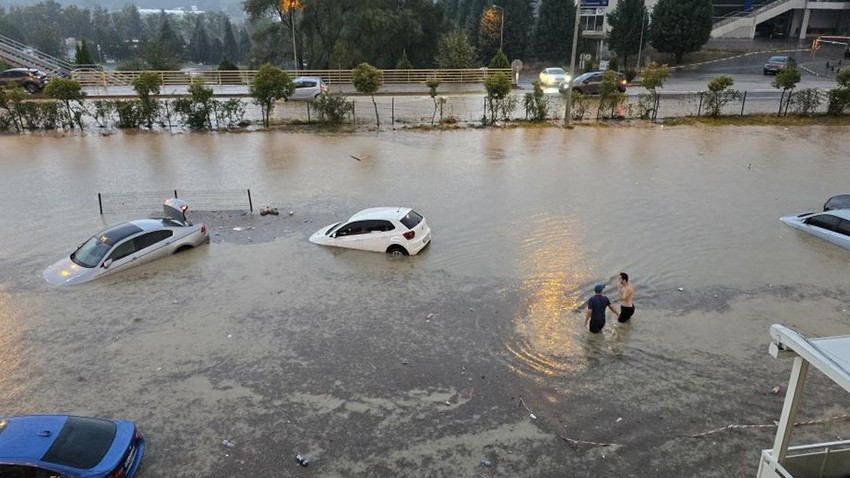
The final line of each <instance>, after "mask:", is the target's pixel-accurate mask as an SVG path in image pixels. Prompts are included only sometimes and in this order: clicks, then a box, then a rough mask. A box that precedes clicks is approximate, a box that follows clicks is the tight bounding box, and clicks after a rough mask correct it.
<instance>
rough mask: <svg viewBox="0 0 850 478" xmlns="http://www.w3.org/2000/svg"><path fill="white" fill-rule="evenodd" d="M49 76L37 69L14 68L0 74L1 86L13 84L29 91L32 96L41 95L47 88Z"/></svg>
mask: <svg viewBox="0 0 850 478" xmlns="http://www.w3.org/2000/svg"><path fill="white" fill-rule="evenodd" d="M48 81H49V80H48V78H47V74H45V73H44V72H43V71H41V70H36V69H35V68H12V69H10V70H5V71H2V72H0V86H5V85H6V84H8V83H11V84H13V85H15V86H19V87H21V88H23V89H25V90H27V91H28V92H29V93H30V94H34V93H40V92H41V90H43V89H44V87H45V86H47V82H48Z"/></svg>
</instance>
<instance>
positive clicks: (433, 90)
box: [425, 76, 445, 126]
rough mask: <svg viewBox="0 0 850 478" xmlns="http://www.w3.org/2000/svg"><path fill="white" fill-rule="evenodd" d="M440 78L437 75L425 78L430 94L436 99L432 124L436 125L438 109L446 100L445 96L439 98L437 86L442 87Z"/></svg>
mask: <svg viewBox="0 0 850 478" xmlns="http://www.w3.org/2000/svg"><path fill="white" fill-rule="evenodd" d="M440 83H441V81H440V79H439V78H437V77H436V76H432V77H430V78H428V79H427V80H425V86H427V87H428V96H430V97H431V99H432V100H434V113H432V114H431V126H434V118H436V117H437V109H438V108H439V106H440V105H441V104H442V103H443V102H444V101H445V98H439V99H438V98H437V88H439V87H440ZM442 120H443V118H442V114H441V115H440V121H442Z"/></svg>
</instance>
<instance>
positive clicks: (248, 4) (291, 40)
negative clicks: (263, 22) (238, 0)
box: [242, 0, 304, 68]
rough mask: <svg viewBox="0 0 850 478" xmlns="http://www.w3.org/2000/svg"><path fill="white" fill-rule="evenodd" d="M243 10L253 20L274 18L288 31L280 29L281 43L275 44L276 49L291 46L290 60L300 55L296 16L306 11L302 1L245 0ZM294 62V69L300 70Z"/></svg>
mask: <svg viewBox="0 0 850 478" xmlns="http://www.w3.org/2000/svg"><path fill="white" fill-rule="evenodd" d="M242 9H243V10H244V11H245V13H247V14H248V18H249V19H251V20H259V19H267V18H269V17H274V18H275V20H276V21H278V22H279V23H278V25H280V26H281V27H284V29H285V30H287V31H286V32H284V31H282V30H279V29H278V30H279V31H278V32H277V33H279V35H278V38H279V40H280V41H279V42H278V43H275V44H274V45H275V47H277V46H278V45H281V44H288V45H290V46H291V48H290V50H289V52H288V53H289V55H288V58H292V57H293V56H294V55H293V53H296V54H297V53H298V50H299V48H298V33H297V27H298V21H297V19H296V15H297V14H298V12H301V11H302V10H304V6H303V5H302V4H301V1H300V0H245V1H244V2H243V3H242ZM293 61H295V63H296V64H295V65H294V68H298V61H297V60H293Z"/></svg>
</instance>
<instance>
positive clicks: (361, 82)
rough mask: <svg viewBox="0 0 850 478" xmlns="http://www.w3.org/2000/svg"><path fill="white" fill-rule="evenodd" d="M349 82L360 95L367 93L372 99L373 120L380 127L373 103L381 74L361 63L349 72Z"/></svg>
mask: <svg viewBox="0 0 850 478" xmlns="http://www.w3.org/2000/svg"><path fill="white" fill-rule="evenodd" d="M351 73H352V74H351V82H352V83H354V88H355V89H356V90H357V91H358V92H360V93H368V94H369V95H370V96H371V97H372V105H374V106H375V120H376V121H377V123H378V128H380V127H381V118H380V117H379V116H378V103H376V102H375V93H376V92H377V91H378V89H380V88H381V82H382V81H383V73H382V72H381V70H379V69H377V68H375V67H374V66H372V65H370V64H368V63H361V64H359V65H357V67H356V68H354V70H353V71H352V72H351Z"/></svg>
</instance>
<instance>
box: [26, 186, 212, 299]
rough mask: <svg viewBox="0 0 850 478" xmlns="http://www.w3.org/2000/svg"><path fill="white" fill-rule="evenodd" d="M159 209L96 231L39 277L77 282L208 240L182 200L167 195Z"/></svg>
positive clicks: (55, 281)
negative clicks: (156, 213) (160, 211)
mask: <svg viewBox="0 0 850 478" xmlns="http://www.w3.org/2000/svg"><path fill="white" fill-rule="evenodd" d="M162 209H163V211H164V212H165V217H162V218H156V219H138V220H135V221H130V222H126V223H124V224H119V225H117V226H113V227H110V228H109V229H106V230H105V231H101V232H99V233H97V234H95V235H94V236H92V237H91V238H89V239H88V240H87V241H86V242H84V243H82V245H80V247H78V248H77V250H75V251H74V252H73V253H71V255H70V256H68V257H65V258H64V259H61V260H59V261H57V262H56V263H55V264H53V265H52V266H50V267H48V268H47V269H45V270H44V272H43V273H42V277H44V279H45V280H46V281H47V282H49V283H50V284H52V285H57V286H58V285H72V284H79V283H82V282H88V281H90V280H93V279H96V278H98V277H102V276H105V275H108V274H112V273H115V272H118V271H122V270H124V269H128V268H130V267H133V266H137V265H139V264H144V263H145V262H150V261H152V260H154V259H159V258H160V257H164V256H167V255H169V254H173V253H175V252H179V251H182V250H184V249H188V248H191V247H196V246H200V245H202V244H205V243H207V242H209V231H208V230H207V226H205V225H204V224H192V223H191V222H189V220H188V219H186V211H187V210H188V209H189V205H188V204H186V202H185V201H182V200H180V199H168V200H166V201H165V204H164V205H163V207H162Z"/></svg>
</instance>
